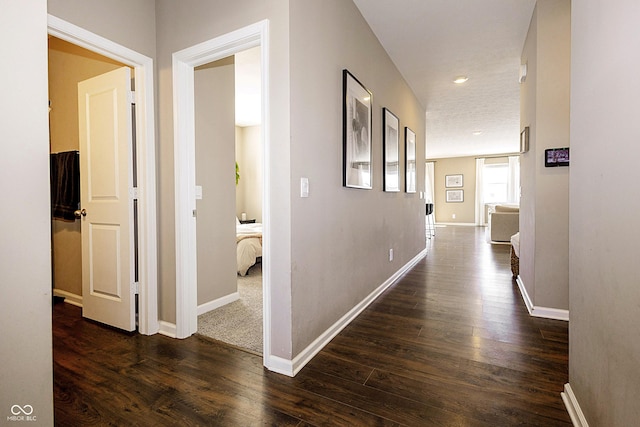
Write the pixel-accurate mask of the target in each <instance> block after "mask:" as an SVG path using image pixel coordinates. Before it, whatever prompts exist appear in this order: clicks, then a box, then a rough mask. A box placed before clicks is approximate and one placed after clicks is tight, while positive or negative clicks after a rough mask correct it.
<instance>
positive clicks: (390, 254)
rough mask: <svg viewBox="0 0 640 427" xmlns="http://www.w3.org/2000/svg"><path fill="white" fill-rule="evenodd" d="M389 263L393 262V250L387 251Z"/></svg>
mask: <svg viewBox="0 0 640 427" xmlns="http://www.w3.org/2000/svg"><path fill="white" fill-rule="evenodd" d="M389 261H393V249H389Z"/></svg>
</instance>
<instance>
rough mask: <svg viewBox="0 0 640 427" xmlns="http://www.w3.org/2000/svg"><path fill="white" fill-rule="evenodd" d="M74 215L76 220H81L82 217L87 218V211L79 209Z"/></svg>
mask: <svg viewBox="0 0 640 427" xmlns="http://www.w3.org/2000/svg"><path fill="white" fill-rule="evenodd" d="M73 214H74V215H75V216H76V218H80V217H81V216H87V210H86V209H82V210H80V209H78V210H77V211H75V212H73Z"/></svg>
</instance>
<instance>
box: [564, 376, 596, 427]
mask: <svg viewBox="0 0 640 427" xmlns="http://www.w3.org/2000/svg"><path fill="white" fill-rule="evenodd" d="M560 396H562V401H563V402H564V406H565V407H566V408H567V412H568V413H569V417H570V418H571V422H572V423H573V425H574V426H575V427H589V423H587V418H586V417H585V416H584V413H583V412H582V408H580V403H578V399H577V398H576V395H575V394H573V389H572V388H571V385H569V383H566V384H565V385H564V391H563V392H562V393H560Z"/></svg>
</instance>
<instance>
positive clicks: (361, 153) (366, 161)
mask: <svg viewBox="0 0 640 427" xmlns="http://www.w3.org/2000/svg"><path fill="white" fill-rule="evenodd" d="M342 90H343V97H342V99H343V102H344V105H343V110H342V151H343V176H342V185H343V186H345V187H351V188H364V189H371V182H372V180H371V118H372V106H373V95H372V94H371V92H369V91H368V90H367V88H365V87H364V86H363V85H362V83H360V82H359V81H358V79H356V78H355V77H354V76H353V75H352V74H351V73H350V72H349V71H348V70H343V71H342Z"/></svg>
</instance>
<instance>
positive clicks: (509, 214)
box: [488, 205, 520, 243]
mask: <svg viewBox="0 0 640 427" xmlns="http://www.w3.org/2000/svg"><path fill="white" fill-rule="evenodd" d="M488 224H489V229H488V235H489V240H490V241H491V242H504V243H508V242H510V241H511V236H513V235H514V234H516V233H517V232H518V231H519V228H520V206H518V205H496V206H495V208H494V209H492V210H491V211H490V212H489V222H488Z"/></svg>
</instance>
